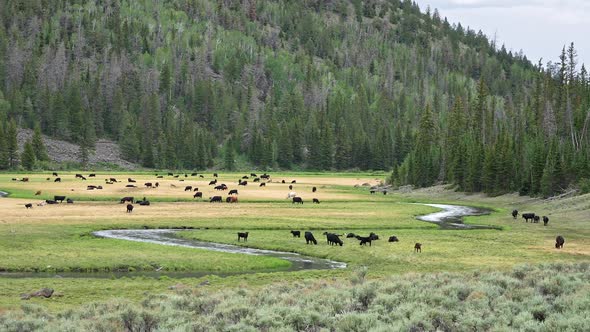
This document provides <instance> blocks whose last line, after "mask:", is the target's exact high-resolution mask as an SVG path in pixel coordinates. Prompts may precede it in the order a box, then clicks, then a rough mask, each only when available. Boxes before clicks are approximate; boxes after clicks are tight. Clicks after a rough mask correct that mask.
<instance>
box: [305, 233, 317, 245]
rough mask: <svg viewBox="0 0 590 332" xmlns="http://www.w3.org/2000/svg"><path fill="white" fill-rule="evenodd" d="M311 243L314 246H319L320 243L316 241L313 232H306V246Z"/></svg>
mask: <svg viewBox="0 0 590 332" xmlns="http://www.w3.org/2000/svg"><path fill="white" fill-rule="evenodd" d="M310 242H311V243H313V244H318V241H316V239H315V237H313V234H312V233H311V232H305V244H309V243H310Z"/></svg>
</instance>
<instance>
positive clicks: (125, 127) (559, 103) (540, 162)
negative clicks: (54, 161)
mask: <svg viewBox="0 0 590 332" xmlns="http://www.w3.org/2000/svg"><path fill="white" fill-rule="evenodd" d="M0 23H1V24H0V126H1V127H2V128H0V135H2V136H5V137H0V167H1V168H8V167H11V168H14V167H16V162H15V160H16V159H17V158H16V157H15V156H14V153H15V152H14V151H13V149H12V144H10V142H11V139H10V136H11V135H12V134H11V133H12V132H14V131H15V128H16V127H17V126H19V127H23V128H33V127H35V126H36V125H38V126H39V127H40V128H41V131H42V132H43V133H44V134H47V135H50V136H53V137H55V138H59V139H65V140H69V141H72V142H76V143H79V144H80V145H81V147H82V151H86V150H88V149H92V147H93V143H94V141H95V140H96V139H97V138H101V137H104V138H110V139H113V140H116V141H118V142H119V143H120V146H121V149H122V151H123V153H124V155H125V156H126V158H127V159H128V160H130V161H133V162H138V163H140V164H142V165H143V166H145V167H157V168H185V169H205V168H207V167H211V166H213V165H214V164H213V162H214V160H218V161H220V163H221V164H223V166H224V167H225V168H228V169H231V168H232V167H234V160H235V159H236V158H237V157H238V156H242V157H243V158H245V159H247V160H248V161H249V162H250V163H251V164H252V165H253V166H256V167H258V168H284V169H289V168H297V169H311V170H327V169H355V168H358V169H362V170H367V169H375V170H393V174H392V179H391V180H392V181H393V182H394V183H395V184H408V183H411V184H415V185H418V186H428V185H431V184H433V183H435V182H441V181H442V182H452V183H456V184H457V185H458V187H459V188H460V189H462V190H465V191H486V192H489V193H500V192H504V191H509V190H520V191H521V192H522V193H523V194H543V195H551V194H553V193H555V192H559V191H561V190H563V189H564V188H566V187H567V186H568V185H570V184H579V183H580V182H581V181H582V182H583V180H582V179H583V178H590V153H589V147H590V144H589V143H590V133H589V131H590V129H589V126H590V112H589V109H590V88H589V78H588V73H587V71H586V70H585V68H584V67H583V66H581V65H579V64H577V59H576V54H575V49H574V47H573V45H571V46H570V47H569V48H564V50H563V53H562V56H561V57H560V61H559V62H558V63H548V64H542V63H539V64H535V65H533V64H531V62H530V61H529V60H528V59H527V58H526V57H525V56H524V55H522V54H512V53H511V52H508V51H507V50H506V49H505V48H504V47H497V45H494V44H493V42H491V41H490V40H488V39H487V38H486V37H485V36H484V35H483V34H482V33H477V32H475V31H473V30H472V29H466V28H464V27H462V26H461V25H450V24H449V23H448V22H447V21H446V20H445V19H444V18H441V17H440V15H439V14H438V12H437V11H432V12H431V11H427V12H426V13H421V11H420V9H419V8H418V6H417V5H416V4H413V3H412V2H411V1H406V0H404V1H402V0H387V1H385V0H367V1H360V0H352V1H349V0H331V1H324V0H278V1H263V0H169V1H157V0H133V1H132V0H109V1H106V0H104V1H100V0H94V1H83V0H63V1H50V0H44V1H26V0H4V1H2V2H1V3H0ZM538 37H539V36H531V38H538ZM559 51H560V50H556V53H557V54H559Z"/></svg>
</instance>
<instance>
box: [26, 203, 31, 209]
mask: <svg viewBox="0 0 590 332" xmlns="http://www.w3.org/2000/svg"><path fill="white" fill-rule="evenodd" d="M25 207H26V208H27V209H32V208H33V204H32V203H27V204H25Z"/></svg>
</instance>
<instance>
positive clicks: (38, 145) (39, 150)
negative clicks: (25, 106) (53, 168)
mask: <svg viewBox="0 0 590 332" xmlns="http://www.w3.org/2000/svg"><path fill="white" fill-rule="evenodd" d="M31 144H32V145H33V151H35V157H36V158H37V160H39V161H49V156H48V155H47V149H46V148H45V144H44V143H43V138H42V137H41V126H40V125H39V123H37V124H36V125H35V130H34V132H33V140H32V142H31Z"/></svg>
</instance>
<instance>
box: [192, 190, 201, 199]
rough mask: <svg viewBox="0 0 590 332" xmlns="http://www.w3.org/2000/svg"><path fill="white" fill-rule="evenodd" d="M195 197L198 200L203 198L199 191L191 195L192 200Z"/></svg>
mask: <svg viewBox="0 0 590 332" xmlns="http://www.w3.org/2000/svg"><path fill="white" fill-rule="evenodd" d="M197 197H198V198H203V193H202V192H200V191H197V192H196V193H195V194H194V195H193V198H197Z"/></svg>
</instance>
